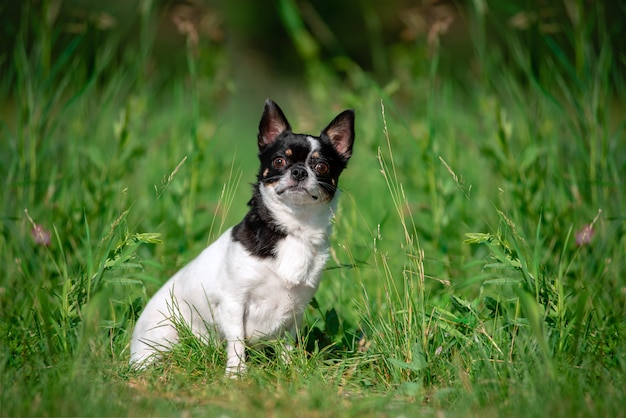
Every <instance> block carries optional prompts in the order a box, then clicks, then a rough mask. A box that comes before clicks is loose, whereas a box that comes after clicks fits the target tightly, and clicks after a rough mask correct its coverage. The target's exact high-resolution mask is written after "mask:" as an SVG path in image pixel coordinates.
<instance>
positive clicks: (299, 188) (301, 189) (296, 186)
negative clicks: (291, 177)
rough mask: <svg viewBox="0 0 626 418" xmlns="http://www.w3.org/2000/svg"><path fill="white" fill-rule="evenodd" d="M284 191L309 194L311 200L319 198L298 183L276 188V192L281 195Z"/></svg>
mask: <svg viewBox="0 0 626 418" xmlns="http://www.w3.org/2000/svg"><path fill="white" fill-rule="evenodd" d="M285 192H289V193H294V194H296V195H298V194H300V195H307V196H309V197H310V198H311V199H313V200H317V199H319V196H317V195H315V194H313V193H311V191H309V189H307V188H306V187H304V186H302V185H300V184H294V185H291V186H286V187H283V188H280V189H278V188H277V189H276V194H277V195H279V196H281V195H282V194H283V193H285Z"/></svg>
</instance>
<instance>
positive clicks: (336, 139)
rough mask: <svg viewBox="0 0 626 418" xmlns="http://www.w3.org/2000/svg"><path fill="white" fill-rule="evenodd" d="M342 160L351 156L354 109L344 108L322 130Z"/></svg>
mask: <svg viewBox="0 0 626 418" xmlns="http://www.w3.org/2000/svg"><path fill="white" fill-rule="evenodd" d="M322 135H326V136H327V137H328V138H330V142H331V144H333V147H335V150H336V151H337V152H338V153H339V155H341V157H342V158H343V159H344V161H348V160H349V159H350V157H351V156H352V144H354V110H352V109H349V110H344V111H343V112H341V113H340V114H339V115H337V117H336V118H335V119H333V121H332V122H331V123H330V124H329V125H328V126H327V127H326V129H324V130H323V131H322Z"/></svg>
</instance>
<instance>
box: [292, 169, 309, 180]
mask: <svg viewBox="0 0 626 418" xmlns="http://www.w3.org/2000/svg"><path fill="white" fill-rule="evenodd" d="M308 175H309V173H307V171H306V168H304V167H298V166H295V167H293V168H292V169H291V178H293V179H294V180H297V181H302V180H304V179H305V178H307V176H308Z"/></svg>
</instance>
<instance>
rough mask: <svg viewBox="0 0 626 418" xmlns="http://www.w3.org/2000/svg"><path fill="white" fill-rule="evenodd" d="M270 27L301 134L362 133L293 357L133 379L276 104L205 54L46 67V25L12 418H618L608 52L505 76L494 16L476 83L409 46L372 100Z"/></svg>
mask: <svg viewBox="0 0 626 418" xmlns="http://www.w3.org/2000/svg"><path fill="white" fill-rule="evenodd" d="M280 7H281V13H282V16H283V19H286V20H288V21H287V22H286V25H285V26H286V27H287V29H288V30H290V31H291V32H290V36H291V37H292V38H293V40H294V43H296V44H297V45H300V48H302V51H300V53H301V54H302V58H303V60H305V61H308V62H310V63H312V64H313V65H312V66H310V67H309V68H311V69H312V71H311V73H310V74H307V78H306V80H305V81H303V82H302V85H303V86H304V88H301V87H302V86H297V87H300V88H299V89H298V88H293V89H292V90H290V91H289V92H285V91H281V92H280V93H277V94H278V95H279V96H280V97H278V98H281V97H289V99H286V100H279V102H280V104H281V106H282V108H283V109H284V110H285V111H286V113H287V116H288V117H289V119H290V121H291V123H292V125H293V126H294V128H295V129H297V130H303V131H313V132H315V131H316V130H317V129H320V128H321V127H323V126H325V124H326V123H327V122H328V121H329V120H330V119H331V118H332V117H333V116H335V114H336V113H338V111H340V110H341V109H343V108H346V107H353V108H355V109H356V112H357V139H356V145H355V152H354V158H353V159H352V160H351V161H350V165H349V168H348V169H347V171H346V172H345V173H344V174H343V176H342V180H341V186H342V187H341V188H342V191H343V193H342V196H341V202H340V207H339V210H338V214H337V217H336V220H335V225H334V233H333V237H332V256H331V260H330V262H329V263H328V266H327V267H328V268H327V269H326V271H325V273H324V280H323V282H322V285H321V287H320V289H319V291H318V293H317V295H316V298H315V300H314V302H313V303H312V304H311V306H310V307H309V309H308V310H307V312H306V315H305V321H304V326H303V329H302V330H300V335H299V337H298V338H299V344H298V346H297V347H296V348H295V350H294V351H293V352H292V353H291V358H292V359H291V362H290V363H285V362H284V361H282V360H281V356H280V355H279V354H280V352H281V351H282V350H283V349H284V347H283V342H280V341H278V342H275V343H272V344H270V347H267V348H263V349H261V348H255V349H251V350H250V359H249V371H248V372H247V373H246V375H245V376H243V377H242V378H241V379H240V380H230V379H226V378H224V377H223V372H224V367H225V355H224V352H223V348H222V347H221V344H220V343H219V342H218V341H209V342H208V343H207V342H203V341H198V340H197V339H196V338H194V337H193V336H192V335H191V334H190V333H188V332H186V331H188V330H185V327H184V326H182V334H183V335H185V338H182V342H181V344H179V345H178V346H177V347H176V348H175V350H173V351H172V352H171V353H169V354H168V355H167V356H166V359H165V360H164V361H163V362H162V363H160V364H158V365H156V366H155V367H153V368H150V369H148V370H147V371H145V372H136V371H133V370H131V369H129V367H128V366H127V363H128V354H129V352H128V348H129V345H128V344H129V338H130V333H131V332H132V327H133V324H134V321H135V319H136V318H137V317H138V315H139V313H140V310H141V308H142V306H143V305H144V304H145V303H146V302H147V300H148V299H149V296H150V295H151V294H153V293H154V292H155V291H156V289H158V287H159V286H160V285H161V284H162V283H163V282H164V281H165V280H166V279H167V278H168V277H169V276H170V275H171V274H173V273H174V272H175V271H176V270H177V269H178V268H180V266H182V265H183V264H185V263H186V262H187V261H189V260H190V259H191V258H193V257H194V256H195V255H196V254H198V252H199V251H200V250H201V249H202V248H204V247H205V246H206V245H207V244H208V243H210V242H211V241H212V240H213V239H215V238H216V237H217V236H218V235H219V233H220V231H222V230H224V229H225V228H226V227H228V226H229V225H232V224H234V223H235V222H238V221H239V220H240V218H241V217H242V216H243V214H244V213H245V210H246V207H245V203H246V202H247V199H248V197H249V192H250V187H249V183H251V182H252V181H253V179H254V176H255V174H256V168H255V167H256V149H255V147H256V145H255V143H256V140H255V136H256V125H257V123H258V119H259V117H260V111H261V109H262V102H259V103H258V106H255V105H250V104H249V103H245V102H246V101H247V97H246V92H245V91H242V92H238V93H232V92H226V91H224V90H222V89H221V88H220V87H219V86H221V85H223V80H222V79H220V77H227V74H226V75H224V74H223V73H220V72H219V71H222V72H224V71H226V73H227V70H224V69H223V68H222V67H220V65H222V62H221V61H219V60H220V58H219V57H220V55H219V54H218V55H217V57H218V58H214V61H211V60H207V58H206V57H207V55H200V56H196V55H195V53H194V52H192V50H191V48H190V49H189V50H188V54H187V61H186V62H185V63H184V66H185V68H186V70H185V71H184V72H185V75H184V76H178V77H176V78H174V79H173V80H171V82H168V83H164V84H158V85H156V84H153V83H151V80H150V78H149V77H147V78H146V75H145V73H144V71H143V67H142V65H143V64H142V63H136V62H134V61H128V62H127V61H123V62H122V63H116V64H113V61H112V60H111V56H110V55H107V54H110V53H111V52H112V51H113V50H115V47H116V44H115V43H114V42H112V43H111V44H106V45H105V46H103V47H102V50H99V54H97V56H98V57H99V59H100V61H98V63H97V65H96V66H95V67H94V69H93V72H92V73H90V74H87V73H85V72H84V67H83V63H82V61H81V59H80V56H78V57H77V56H76V55H75V54H73V52H72V51H73V49H72V48H75V49H76V50H80V49H81V48H82V47H84V45H83V44H82V43H81V42H82V41H81V40H80V39H79V40H78V41H76V43H71V44H70V45H69V46H67V50H65V52H62V53H61V55H60V56H61V58H62V59H60V60H52V61H51V60H50V59H49V56H48V53H49V52H48V53H46V54H43V55H42V54H40V53H39V51H41V50H43V51H49V50H50V45H51V44H52V43H53V41H52V39H51V38H50V37H51V36H52V35H51V32H50V31H49V30H42V31H41V33H39V34H37V36H36V37H35V39H34V40H30V41H32V44H31V45H30V49H29V48H27V47H26V44H27V42H22V43H20V42H18V44H17V46H16V48H15V52H14V56H13V57H11V59H12V60H13V61H12V62H13V66H12V67H11V68H12V69H13V72H12V73H11V77H12V78H7V80H9V81H10V82H9V81H7V82H5V84H3V85H2V91H3V92H4V93H3V94H4V97H3V114H2V126H1V127H0V128H1V134H0V135H1V138H2V139H1V142H0V175H1V180H0V181H1V182H2V183H1V184H2V187H0V198H2V202H3V207H2V210H1V211H0V265H1V266H2V268H1V270H0V271H1V273H2V274H1V276H0V332H1V333H2V335H3V338H2V344H0V379H1V381H0V386H1V387H2V391H1V392H0V415H3V416H68V415H80V416H89V415H98V416H124V415H126V416H139V415H163V416H169V415H172V416H174V415H175V416H180V415H183V414H186V415H192V416H242V415H253V416H256V415H261V414H262V415H273V416H311V417H316V416H324V417H326V416H409V415H412V416H479V415H480V416H524V417H528V416H541V417H543V416H567V417H570V416H612V417H613V416H623V415H624V412H623V408H622V405H623V403H624V401H626V399H625V398H626V396H625V395H626V394H625V392H624V389H623V388H624V387H625V386H626V379H625V378H624V376H626V359H625V358H624V354H623V353H624V352H625V350H626V344H625V339H624V333H625V332H626V321H625V318H626V302H625V300H626V295H625V292H626V280H625V277H626V262H624V260H623V258H624V254H625V253H626V234H625V231H626V206H625V205H626V200H625V197H626V195H624V193H623V190H624V189H625V186H626V185H625V184H624V174H625V173H626V154H624V153H623V149H622V148H623V146H624V144H625V143H626V138H625V136H624V126H625V125H624V119H623V115H621V114H620V106H623V102H624V100H625V99H626V95H625V90H624V85H623V84H622V83H621V82H620V81H619V80H616V79H615V77H614V73H613V68H614V64H615V62H616V60H617V57H613V56H612V55H611V50H610V48H609V47H608V43H605V44H602V42H601V47H600V48H593V47H592V45H591V43H589V44H587V43H585V42H588V41H587V38H586V35H588V33H586V32H585V31H586V30H588V29H587V28H574V29H573V30H575V31H576V32H575V33H574V35H575V36H574V35H572V37H571V39H572V42H573V44H574V50H575V56H574V58H573V59H571V60H570V59H569V58H568V54H567V53H566V52H564V51H563V50H562V49H560V48H561V47H560V46H559V45H558V43H556V42H553V41H551V40H550V39H548V38H546V41H545V42H546V44H545V45H546V51H547V52H545V57H544V58H545V62H546V63H547V64H546V68H547V67H548V66H551V67H550V68H552V69H553V70H552V71H543V72H542V71H538V72H535V70H534V69H531V68H529V67H528V65H527V61H526V58H527V57H526V56H525V55H524V54H525V51H526V50H525V48H524V46H523V45H522V44H521V43H517V41H516V40H515V38H512V39H511V40H510V48H511V51H512V55H513V58H512V59H513V62H512V63H510V62H509V63H508V64H507V65H508V66H510V67H515V69H516V71H504V70H502V68H504V67H503V66H504V64H503V62H502V61H500V59H501V58H499V57H498V56H497V54H493V55H488V56H484V55H486V54H487V53H486V51H487V49H488V48H486V47H485V46H484V45H482V44H481V42H484V40H482V41H481V39H483V38H484V36H485V35H484V33H483V32H482V31H484V27H482V26H481V25H484V22H482V21H481V19H480V18H479V17H480V16H478V17H476V18H475V21H472V24H473V25H474V26H473V27H472V30H473V31H474V32H475V33H474V35H473V36H475V37H476V39H475V42H476V45H475V48H476V49H477V55H478V56H479V58H480V59H481V60H482V61H481V64H482V66H483V69H482V70H483V71H484V72H485V73H483V74H482V76H480V77H476V78H475V79H474V78H471V77H470V80H472V81H469V82H468V81H467V80H465V81H464V82H463V83H460V82H459V81H458V80H455V79H454V78H453V77H451V76H449V75H448V74H447V73H446V72H445V71H443V70H442V69H441V68H440V61H439V58H440V55H439V53H440V52H439V50H438V49H437V48H438V46H437V45H435V46H434V48H435V49H434V50H432V51H430V55H428V57H429V58H427V56H426V55H424V54H421V53H418V52H419V51H421V50H422V49H421V48H422V46H421V45H415V46H412V47H410V48H408V49H407V50H405V51H403V52H402V51H400V52H398V53H400V54H401V57H400V58H401V59H398V61H397V68H396V71H395V73H394V74H395V76H394V78H393V80H392V81H391V82H389V83H387V84H385V85H384V86H380V85H378V84H377V83H376V82H374V81H373V80H372V78H371V77H370V76H369V75H368V74H366V73H365V72H363V71H361V70H360V69H359V68H358V67H357V66H356V65H354V64H353V63H349V62H334V63H330V64H329V63H324V62H322V60H321V59H320V58H319V56H318V55H317V51H318V49H319V48H320V46H319V45H315V44H311V42H313V43H314V42H315V39H313V38H310V37H309V36H308V35H307V33H306V29H305V27H304V26H303V25H302V24H301V22H299V20H298V19H299V16H298V14H297V10H296V11H294V10H292V8H293V7H296V6H295V4H294V3H293V2H289V1H283V2H280ZM477 13H478V12H477ZM481 22H482V23H481ZM44 29H45V28H44ZM48 29H49V28H48ZM142 33H143V32H142ZM22 36H26V35H24V34H22ZM142 36H144V37H148V36H149V35H148V33H147V32H146V33H144V34H143V35H142ZM299 37H303V39H300V41H298V39H299ZM20 39H22V38H20ZM142 39H143V38H142ZM22 40H23V41H25V40H24V39H22ZM601 41H602V40H601ZM143 42H145V43H147V44H149V41H148V40H147V39H144V41H143ZM580 43H585V44H584V45H581V44H580ZM481 45H482V46H481ZM602 45H604V47H602ZM205 52H206V51H205ZM212 52H213V54H212V55H210V56H211V57H215V56H216V55H215V52H216V51H214V50H212ZM217 52H219V51H217ZM142 54H144V53H143V52H142ZM581 54H582V55H584V54H587V55H586V56H583V57H581ZM142 56H144V55H142ZM46 57H47V58H46ZM144 57H145V56H144ZM142 59H145V58H142ZM41 60H44V61H45V62H42V61H41ZM407 62H408V63H410V64H411V65H410V66H408V67H407V66H406V63H407ZM424 62H426V64H424ZM335 66H337V67H340V68H337V67H335ZM218 67H219V68H222V69H221V70H219V71H218ZM116 68H117V70H116ZM406 68H411V70H410V71H409V72H408V73H407V71H406ZM507 68H509V67H507ZM337 71H340V72H346V77H345V78H343V79H340V78H339V77H338V76H337ZM520 73H521V74H523V75H524V77H519V74H520ZM229 83H230V82H229ZM229 83H227V84H228V85H230V84H229ZM329 83H331V84H330V85H329ZM398 86H402V88H401V89H400V88H399V87H398ZM35 225H37V226H38V228H39V229H37V230H38V231H40V232H41V233H42V234H43V235H46V234H48V236H49V242H46V236H43V235H41V234H40V235H37V234H36V233H34V230H35V229H36V228H35ZM585 225H592V226H593V231H594V233H593V237H592V238H591V240H590V241H589V242H588V243H584V244H582V245H577V242H576V241H577V234H579V232H580V231H581V230H582V229H583V228H584V226H585ZM42 240H43V242H44V243H42Z"/></svg>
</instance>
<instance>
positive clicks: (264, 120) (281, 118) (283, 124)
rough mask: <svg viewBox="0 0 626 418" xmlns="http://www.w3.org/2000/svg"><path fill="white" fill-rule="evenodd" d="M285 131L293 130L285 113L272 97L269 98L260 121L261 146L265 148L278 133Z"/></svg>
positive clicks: (259, 136) (259, 137) (259, 135)
mask: <svg viewBox="0 0 626 418" xmlns="http://www.w3.org/2000/svg"><path fill="white" fill-rule="evenodd" d="M285 131H291V126H289V122H288V121H287V118H286V117H285V114H284V113H283V111H282V110H281V109H280V107H278V105H277V104H276V103H275V102H274V101H273V100H272V99H267V100H266V101H265V107H264V108H263V116H262V117H261V122H260V123H259V134H258V136H257V138H258V141H259V148H264V147H265V146H267V145H269V144H271V143H272V142H274V141H275V140H276V138H277V137H278V135H280V134H282V133H283V132H285Z"/></svg>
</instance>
